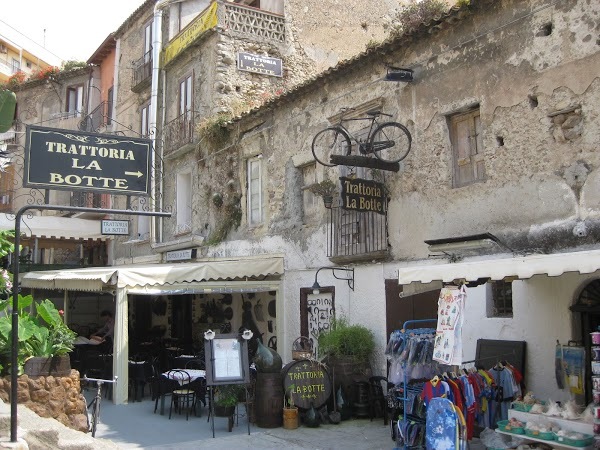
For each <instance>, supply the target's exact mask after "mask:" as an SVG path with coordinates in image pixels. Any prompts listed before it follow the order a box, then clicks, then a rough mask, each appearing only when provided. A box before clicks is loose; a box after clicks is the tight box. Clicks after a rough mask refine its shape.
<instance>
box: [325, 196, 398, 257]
mask: <svg viewBox="0 0 600 450" xmlns="http://www.w3.org/2000/svg"><path fill="white" fill-rule="evenodd" d="M330 219H331V220H330V223H329V228H328V231H327V256H328V257H329V258H344V259H353V258H356V259H361V257H369V258H372V257H382V256H384V255H387V252H388V234H387V212H386V214H378V213H375V212H360V211H353V210H346V209H343V208H342V207H341V205H340V204H339V201H338V205H337V206H333V207H332V208H331V209H330Z"/></svg>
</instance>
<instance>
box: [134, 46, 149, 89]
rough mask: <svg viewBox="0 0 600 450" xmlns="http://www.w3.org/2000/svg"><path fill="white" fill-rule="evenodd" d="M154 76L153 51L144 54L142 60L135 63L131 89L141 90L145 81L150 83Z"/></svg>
mask: <svg viewBox="0 0 600 450" xmlns="http://www.w3.org/2000/svg"><path fill="white" fill-rule="evenodd" d="M151 75H152V49H150V50H149V51H148V52H146V53H145V54H144V56H142V57H141V58H140V59H138V60H137V61H134V62H133V80H132V82H131V89H132V90H135V89H136V88H139V85H141V84H142V83H143V82H144V81H149V80H150V76H151Z"/></svg>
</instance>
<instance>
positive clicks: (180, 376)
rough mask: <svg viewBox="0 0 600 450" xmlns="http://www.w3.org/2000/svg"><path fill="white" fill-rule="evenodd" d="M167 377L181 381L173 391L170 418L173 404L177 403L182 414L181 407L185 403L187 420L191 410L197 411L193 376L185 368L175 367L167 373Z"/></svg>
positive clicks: (177, 407)
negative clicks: (192, 384)
mask: <svg viewBox="0 0 600 450" xmlns="http://www.w3.org/2000/svg"><path fill="white" fill-rule="evenodd" d="M167 378H169V379H174V380H177V381H178V382H179V385H180V386H179V387H177V388H175V389H173V391H172V392H171V407H170V408H169V419H171V413H172V412H173V405H174V404H176V405H177V406H176V409H178V410H179V413H180V414H181V409H182V408H183V405H184V404H185V409H186V412H185V420H188V419H189V417H190V410H193V411H194V414H195V413H196V391H195V390H194V387H193V386H191V385H190V383H191V381H192V380H191V378H190V374H189V373H187V372H186V371H185V370H179V369H173V370H169V372H168V373H167Z"/></svg>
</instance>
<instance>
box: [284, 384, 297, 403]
mask: <svg viewBox="0 0 600 450" xmlns="http://www.w3.org/2000/svg"><path fill="white" fill-rule="evenodd" d="M295 390H296V385H295V384H290V385H289V387H288V388H287V392H286V394H285V407H286V408H288V409H293V408H295V407H296V403H295V402H294V391H295Z"/></svg>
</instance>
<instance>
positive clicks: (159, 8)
mask: <svg viewBox="0 0 600 450" xmlns="http://www.w3.org/2000/svg"><path fill="white" fill-rule="evenodd" d="M171 1H172V0H159V1H158V2H156V5H154V20H153V24H152V85H151V88H150V117H149V122H150V123H149V127H148V128H149V131H150V133H151V135H150V140H151V141H152V148H154V149H155V148H156V134H157V126H156V120H157V117H156V116H157V113H158V85H159V77H160V67H159V63H160V61H159V59H160V52H161V50H162V16H163V8H165V7H166V6H167V5H168V4H169V3H170V2H171ZM160 152H161V154H160V157H159V158H158V159H159V161H162V146H161V149H160ZM151 164H152V172H151V177H150V183H151V184H150V206H151V209H152V211H156V203H155V202H156V185H155V183H156V172H157V170H156V158H155V156H154V153H153V154H152V159H151ZM156 242H157V231H156V221H155V220H153V219H151V220H150V244H151V245H154V244H156Z"/></svg>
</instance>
